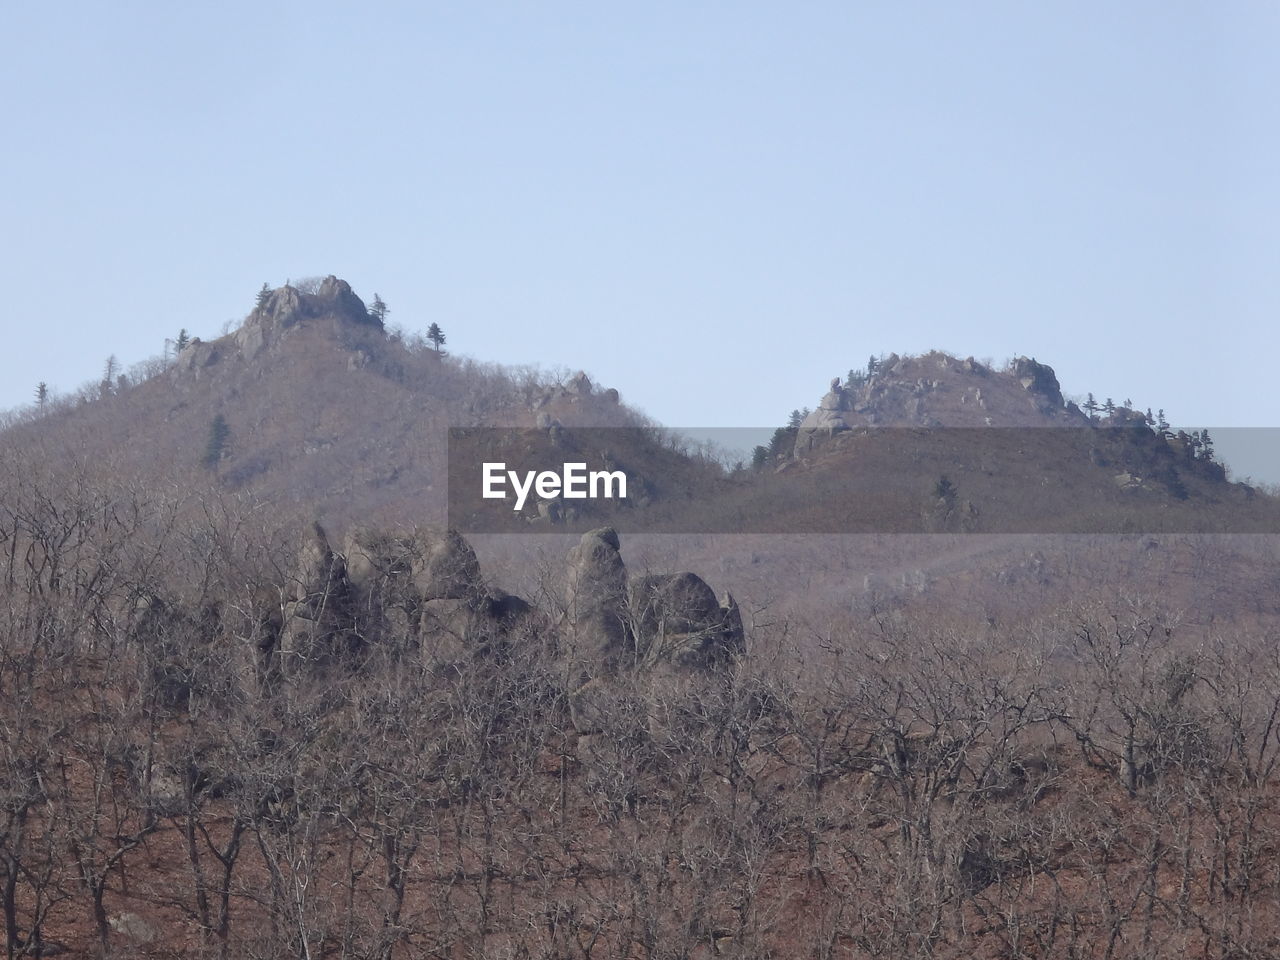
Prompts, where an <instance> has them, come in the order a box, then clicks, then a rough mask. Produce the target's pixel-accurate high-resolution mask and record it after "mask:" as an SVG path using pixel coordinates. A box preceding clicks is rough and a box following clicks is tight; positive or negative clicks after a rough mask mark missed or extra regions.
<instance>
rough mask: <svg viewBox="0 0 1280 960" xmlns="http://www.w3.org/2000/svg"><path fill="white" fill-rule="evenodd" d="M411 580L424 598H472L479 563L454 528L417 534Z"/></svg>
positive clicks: (477, 587) (476, 585) (476, 584)
mask: <svg viewBox="0 0 1280 960" xmlns="http://www.w3.org/2000/svg"><path fill="white" fill-rule="evenodd" d="M419 542H420V543H421V549H420V552H419V554H418V555H417V557H415V562H414V565H413V583H414V586H415V587H417V589H418V595H419V596H420V597H421V598H422V599H423V600H467V599H473V598H474V597H475V595H476V592H477V590H479V588H480V583H481V580H480V563H479V561H478V560H476V552H475V551H474V550H473V549H471V544H469V543H467V541H466V540H465V539H464V538H463V536H462V534H460V533H458V531H456V530H450V531H448V532H447V533H444V534H431V535H429V536H425V537H420V538H419Z"/></svg>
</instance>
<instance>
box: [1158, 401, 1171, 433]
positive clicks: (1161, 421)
mask: <svg viewBox="0 0 1280 960" xmlns="http://www.w3.org/2000/svg"><path fill="white" fill-rule="evenodd" d="M1156 426H1157V427H1159V428H1160V432H1161V433H1168V432H1169V421H1168V420H1166V419H1165V418H1164V408H1163V407H1161V408H1160V412H1159V413H1157V414H1156Z"/></svg>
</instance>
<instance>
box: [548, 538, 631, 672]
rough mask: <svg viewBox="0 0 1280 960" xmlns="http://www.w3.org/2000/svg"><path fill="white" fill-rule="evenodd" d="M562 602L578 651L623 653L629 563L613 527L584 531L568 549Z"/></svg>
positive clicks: (606, 656) (584, 653)
mask: <svg viewBox="0 0 1280 960" xmlns="http://www.w3.org/2000/svg"><path fill="white" fill-rule="evenodd" d="M564 605H565V616H566V622H567V625H568V632H569V635H570V638H571V640H572V643H573V648H574V649H575V650H577V651H578V653H579V655H581V656H583V657H591V656H593V655H598V656H601V657H603V658H604V659H606V660H613V659H615V658H618V657H619V656H621V655H622V654H623V652H624V650H625V646H626V636H627V630H626V615H627V568H626V565H625V564H624V563H623V562H622V554H621V552H620V551H619V543H618V534H617V531H615V530H614V529H613V528H612V527H600V528H599V529H596V530H591V531H589V532H588V533H584V534H583V535H582V539H581V540H579V541H578V544H577V545H576V546H575V547H573V549H571V550H570V551H569V556H568V559H567V569H566V571H565V595H564Z"/></svg>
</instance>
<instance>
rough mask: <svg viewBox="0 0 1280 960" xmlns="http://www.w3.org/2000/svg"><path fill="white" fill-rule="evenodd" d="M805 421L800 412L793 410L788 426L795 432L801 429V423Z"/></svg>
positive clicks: (788, 419) (788, 418)
mask: <svg viewBox="0 0 1280 960" xmlns="http://www.w3.org/2000/svg"><path fill="white" fill-rule="evenodd" d="M803 420H804V415H803V414H802V413H801V412H800V411H799V410H792V411H791V416H789V417H787V426H788V427H790V428H791V429H792V430H795V429H797V428H799V426H800V423H801V421H803Z"/></svg>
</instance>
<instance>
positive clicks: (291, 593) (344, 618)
mask: <svg viewBox="0 0 1280 960" xmlns="http://www.w3.org/2000/svg"><path fill="white" fill-rule="evenodd" d="M284 598H285V599H284V608H283V626H282V629H281V633H280V652H281V653H282V654H283V655H284V656H286V657H288V658H298V659H301V660H305V661H326V660H328V659H330V658H331V657H333V656H335V655H339V654H341V653H342V652H343V651H348V650H350V649H352V648H353V647H354V646H355V645H356V637H355V636H354V635H353V633H352V632H351V629H350V626H351V595H350V589H349V585H348V582H347V574H346V564H345V562H344V561H343V559H342V557H341V556H339V555H337V554H335V553H334V552H333V550H332V549H331V548H330V546H329V538H328V536H327V535H326V534H325V532H324V528H323V527H321V526H320V524H318V523H317V524H315V525H314V526H313V527H312V530H311V534H310V535H309V536H308V537H307V539H306V541H305V542H304V544H303V546H302V548H301V550H300V551H299V553H298V567H297V572H296V574H295V575H294V577H293V579H292V580H291V581H290V583H289V584H287V585H286V588H285V591H284Z"/></svg>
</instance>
